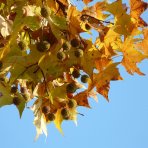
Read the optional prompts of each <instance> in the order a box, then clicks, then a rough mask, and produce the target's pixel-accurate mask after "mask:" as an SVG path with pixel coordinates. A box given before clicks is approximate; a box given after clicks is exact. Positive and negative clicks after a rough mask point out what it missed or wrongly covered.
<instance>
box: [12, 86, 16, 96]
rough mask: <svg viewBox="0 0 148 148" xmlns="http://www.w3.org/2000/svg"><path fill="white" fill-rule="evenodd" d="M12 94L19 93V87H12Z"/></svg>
mask: <svg viewBox="0 0 148 148" xmlns="http://www.w3.org/2000/svg"><path fill="white" fill-rule="evenodd" d="M10 92H11V93H12V94H15V93H16V92H17V87H16V86H12V87H11V91H10Z"/></svg>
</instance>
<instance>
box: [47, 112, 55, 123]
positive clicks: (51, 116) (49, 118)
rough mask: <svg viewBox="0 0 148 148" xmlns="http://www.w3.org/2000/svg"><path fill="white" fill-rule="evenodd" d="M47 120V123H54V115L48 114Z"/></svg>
mask: <svg viewBox="0 0 148 148" xmlns="http://www.w3.org/2000/svg"><path fill="white" fill-rule="evenodd" d="M47 118H48V120H49V121H54V120H55V115H54V113H49V114H48V115H47Z"/></svg>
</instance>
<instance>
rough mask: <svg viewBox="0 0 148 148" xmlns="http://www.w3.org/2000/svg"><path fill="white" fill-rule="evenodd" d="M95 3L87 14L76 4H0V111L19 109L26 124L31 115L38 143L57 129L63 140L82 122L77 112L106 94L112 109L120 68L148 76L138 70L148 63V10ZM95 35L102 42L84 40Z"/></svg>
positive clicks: (137, 4) (4, 0)
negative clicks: (50, 128) (71, 124)
mask: <svg viewBox="0 0 148 148" xmlns="http://www.w3.org/2000/svg"><path fill="white" fill-rule="evenodd" d="M91 1H92V0H83V2H84V3H85V7H84V8H83V10H82V11H80V10H78V9H77V7H76V6H74V4H73V3H71V1H70V0H37V1H35V0H29V1H27V0H15V1H13V0H0V107H3V106H5V105H11V104H13V105H15V106H16V107H17V109H18V111H19V114H20V117H21V115H22V113H23V110H24V109H25V107H27V108H30V109H31V110H32V111H33V112H34V116H35V118H34V125H35V126H36V130H37V136H36V139H37V138H38V136H39V135H40V134H42V132H43V133H44V134H45V135H47V129H46V124H48V123H50V122H52V121H53V122H54V123H55V126H56V127H57V128H58V130H59V131H60V132H61V133H62V129H61V123H62V121H63V120H74V121H75V122H76V121H77V115H78V114H80V113H78V112H77V107H78V106H84V107H88V108H90V105H89V101H88V99H89V98H94V99H95V100H96V101H97V94H98V93H99V94H101V95H102V96H104V98H105V99H106V100H107V101H109V98H108V92H109V89H110V82H111V81H117V80H122V79H123V78H122V77H121V75H120V73H119V70H118V68H117V67H118V65H120V64H121V65H122V66H123V67H124V68H125V69H126V71H127V72H128V73H129V74H131V75H133V74H134V73H137V74H139V75H144V73H143V72H141V71H140V69H139V68H138V67H137V64H138V63H140V62H141V61H142V60H144V59H146V58H148V29H147V28H146V27H147V23H146V22H145V21H144V20H143V19H142V18H141V14H142V13H143V12H144V11H145V10H146V9H147V6H148V5H147V3H146V2H143V1H142V0H129V6H127V5H126V4H124V3H122V0H116V1H114V2H112V3H109V2H107V1H106V0H104V1H99V2H97V3H96V4H94V5H93V6H88V5H87V4H89V3H90V2H91ZM92 29H94V30H95V31H97V32H98V34H99V35H98V37H97V38H96V40H95V41H94V42H93V41H92V39H93V36H92V38H89V39H84V38H83V35H82V33H84V32H85V33H88V34H90V36H91V35H92V33H91V30H92ZM118 57H119V61H118V62H117V61H116V58H118ZM32 99H35V102H34V104H33V106H31V107H28V106H27V103H28V102H29V101H31V100H32Z"/></svg>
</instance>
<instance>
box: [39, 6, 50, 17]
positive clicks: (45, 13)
mask: <svg viewBox="0 0 148 148" xmlns="http://www.w3.org/2000/svg"><path fill="white" fill-rule="evenodd" d="M41 15H42V17H44V18H47V17H48V16H49V13H48V10H47V8H46V7H42V8H41Z"/></svg>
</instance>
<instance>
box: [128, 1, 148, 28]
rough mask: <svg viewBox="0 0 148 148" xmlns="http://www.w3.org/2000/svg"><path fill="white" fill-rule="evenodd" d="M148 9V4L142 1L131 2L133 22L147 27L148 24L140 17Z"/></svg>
mask: <svg viewBox="0 0 148 148" xmlns="http://www.w3.org/2000/svg"><path fill="white" fill-rule="evenodd" d="M147 7H148V4H147V3H146V2H144V1H142V0H130V8H131V9H130V14H131V17H132V18H133V19H134V20H133V22H134V23H136V24H137V25H138V26H147V23H146V22H145V21H144V20H143V19H142V18H141V17H140V16H141V14H142V13H143V12H144V11H145V10H146V9H147Z"/></svg>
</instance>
